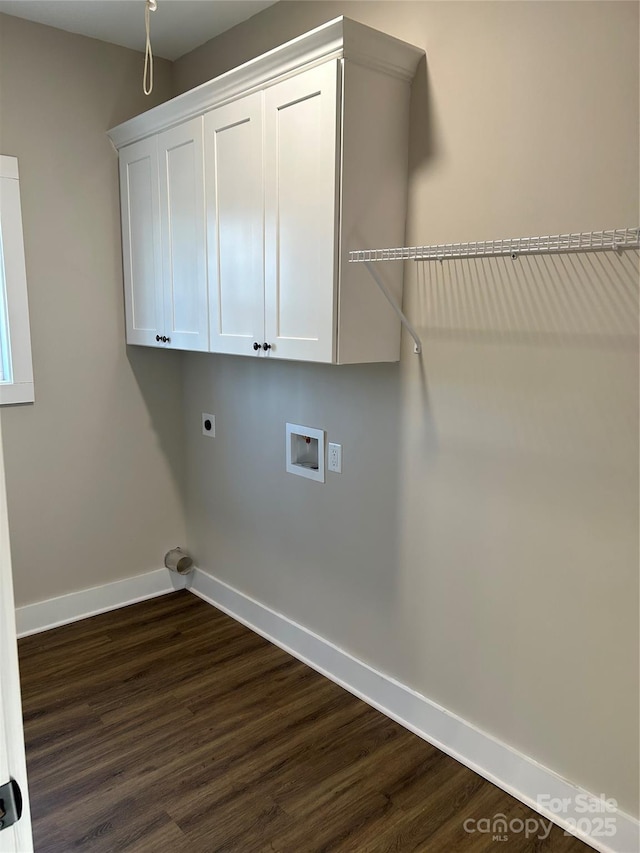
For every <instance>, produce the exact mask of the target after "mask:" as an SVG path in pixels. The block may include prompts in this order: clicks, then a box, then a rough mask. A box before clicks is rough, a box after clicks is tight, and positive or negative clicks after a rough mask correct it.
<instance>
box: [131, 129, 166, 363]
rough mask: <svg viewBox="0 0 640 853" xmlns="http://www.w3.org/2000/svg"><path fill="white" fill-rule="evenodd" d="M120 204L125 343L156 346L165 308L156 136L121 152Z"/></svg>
mask: <svg viewBox="0 0 640 853" xmlns="http://www.w3.org/2000/svg"><path fill="white" fill-rule="evenodd" d="M120 200H121V207H122V211H121V213H122V257H123V271H124V297H125V322H126V330H127V343H129V344H146V345H147V346H158V343H157V341H156V336H157V335H162V334H163V328H164V317H163V311H164V308H163V300H162V260H161V253H160V199H159V192H158V148H157V139H156V137H152V138H150V139H143V140H141V141H140V142H135V143H134V144H133V145H128V146H127V147H126V148H123V149H122V150H121V151H120ZM160 346H162V344H160Z"/></svg>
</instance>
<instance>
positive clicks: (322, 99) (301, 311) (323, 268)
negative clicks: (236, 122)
mask: <svg viewBox="0 0 640 853" xmlns="http://www.w3.org/2000/svg"><path fill="white" fill-rule="evenodd" d="M264 99H265V110H264V116H265V132H264V140H265V142H264V171H265V194H264V197H265V342H266V343H267V346H268V347H271V353H272V355H274V356H277V357H279V358H292V359H300V360H303V361H325V362H331V361H334V360H335V351H336V325H335V312H336V299H335V296H336V291H337V277H336V268H335V259H336V237H337V232H336V223H337V218H336V214H337V210H338V206H337V201H338V199H337V192H336V190H337V177H338V151H339V148H338V144H337V143H338V136H337V131H338V118H337V113H338V106H339V97H338V61H337V60H332V61H330V62H327V63H325V64H324V65H319V66H317V67H316V68H312V69H310V70H309V71H305V72H304V73H302V74H298V75H296V76H295V77H290V78H289V79H288V80H284V81H283V82H282V83H278V84H276V85H275V86H271V87H270V88H268V89H267V90H266V91H265V94H264Z"/></svg>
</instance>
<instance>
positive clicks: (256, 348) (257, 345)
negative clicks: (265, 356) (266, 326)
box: [253, 341, 260, 352]
mask: <svg viewBox="0 0 640 853" xmlns="http://www.w3.org/2000/svg"><path fill="white" fill-rule="evenodd" d="M253 349H254V350H255V351H256V352H258V350H259V349H260V344H259V343H258V341H255V342H254V344H253Z"/></svg>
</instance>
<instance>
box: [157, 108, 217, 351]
mask: <svg viewBox="0 0 640 853" xmlns="http://www.w3.org/2000/svg"><path fill="white" fill-rule="evenodd" d="M158 161H159V178H160V224H161V234H162V289H163V297H164V299H163V303H164V329H163V335H164V336H166V337H167V338H168V342H167V345H168V346H171V347H173V348H175V349H184V350H204V351H206V350H208V349H209V317H208V315H207V304H208V295H207V257H206V236H205V235H206V232H205V206H204V171H203V169H204V158H203V147H202V119H201V118H196V119H192V120H191V121H188V122H185V123H184V124H180V125H178V126H177V127H174V128H172V129H171V130H167V131H165V132H164V133H161V134H160V135H159V136H158Z"/></svg>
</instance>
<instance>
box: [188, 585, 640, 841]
mask: <svg viewBox="0 0 640 853" xmlns="http://www.w3.org/2000/svg"><path fill="white" fill-rule="evenodd" d="M189 588H190V590H191V592H193V593H194V594H195V595H197V596H198V597H199V598H202V599H203V600H204V601H207V602H208V603H209V604H212V605H214V606H215V607H217V608H218V609H219V610H222V611H224V612H225V613H227V614H228V615H229V616H232V617H233V618H234V619H236V620H237V621H238V622H241V623H242V624H243V625H246V626H247V627H248V628H251V630H253V631H255V632H256V633H258V634H260V635H261V636H263V637H266V639H267V640H269V641H270V642H272V643H275V645H277V646H279V647H280V648H282V649H284V650H285V651H287V652H289V653H290V654H292V655H293V656H294V657H296V658H298V660H301V661H303V662H304V663H306V664H308V665H309V666H311V667H312V668H313V669H315V670H317V671H318V672H320V673H322V674H323V675H325V676H326V677H327V678H330V679H331V680H332V681H334V682H336V684H339V685H341V686H342V687H344V688H346V689H347V690H348V691H349V692H350V693H353V694H354V695H355V696H358V697H359V698H360V699H362V700H364V701H365V702H367V703H368V704H369V705H371V706H373V707H374V708H377V710H379V711H381V712H382V713H383V714H385V715H386V716H387V717H390V718H391V719H392V720H395V721H396V722H398V723H400V724H401V725H402V726H404V727H405V728H407V729H409V730H410V731H412V732H414V733H415V734H417V735H419V736H420V737H421V738H423V739H424V740H426V741H428V742H429V743H431V744H433V745H434V746H436V747H437V748H438V749H441V750H442V751H443V752H446V753H447V755H450V756H452V757H453V758H455V759H456V760H457V761H459V762H460V763H461V764H464V765H466V766H467V767H470V768H471V769H472V770H473V771H475V772H476V773H479V774H480V775H481V776H483V777H484V778H485V779H488V780H489V781H490V782H492V783H493V784H494V785H497V786H498V787H499V788H502V789H503V790H504V791H506V792H507V793H509V794H511V795H512V796H514V797H516V798H517V799H518V800H520V801H521V802H523V803H525V804H526V805H527V806H529V807H531V808H532V809H534V810H535V811H537V812H539V813H540V814H541V815H543V817H544V818H546V819H547V820H552V821H553V822H554V823H556V824H557V825H558V826H560V827H562V828H563V829H565V830H566V829H570V825H571V824H570V822H571V821H572V820H575V821H577V820H578V819H580V818H584V817H585V814H584V813H582V812H578V811H577V810H576V809H575V803H576V797H577V796H578V795H579V796H580V798H581V799H582V801H583V802H584V801H585V800H586V799H588V802H589V803H592V804H594V806H595V805H596V804H599V803H601V800H600V797H598V796H595V795H593V794H590V793H588V792H587V791H585V790H584V789H582V788H580V787H578V786H577V785H575V784H573V783H572V782H570V781H568V780H566V779H563V778H562V777H560V776H558V774H557V773H554V772H553V771H552V770H550V769H549V768H547V767H543V766H542V765H540V764H538V763H537V762H535V761H534V760H533V759H531V758H529V757H528V756H526V755H523V754H522V753H520V752H518V751H517V750H515V749H513V748H512V747H510V746H508V745H507V744H505V743H502V742H501V741H499V740H497V739H496V738H494V737H491V736H490V735H488V734H486V733H485V732H483V731H481V730H480V729H478V728H476V727H475V726H474V725H472V724H471V723H469V722H467V721H466V720H464V719H462V718H461V717H458V716H457V715H456V714H453V713H451V712H450V711H448V710H447V709H446V708H443V707H441V706H440V705H437V704H436V703H435V702H432V701H431V700H430V699H427V698H426V697H425V696H421V695H420V694H419V693H416V692H415V691H414V690H411V689H410V688H409V687H407V686H406V685H404V684H401V683H400V682H398V681H396V680H395V679H393V678H390V677H389V676H387V675H384V674H383V673H381V672H378V671H376V670H375V669H373V668H372V667H370V666H368V665H367V664H365V663H363V662H362V661H361V660H358V659H357V658H355V657H353V656H352V655H350V654H349V653H348V652H345V651H344V650H343V649H340V648H338V647H337V646H335V645H333V643H330V642H329V641H328V640H325V639H324V638H323V637H320V636H318V635H317V634H314V633H313V632H312V631H309V630H308V629H307V628H304V627H303V626H302V625H298V624H297V623H295V622H293V621H292V620H291V619H289V618H288V617H286V616H284V615H283V614H281V613H276V612H275V611H274V610H271V609H270V608H269V607H267V606H265V605H264V604H261V603H260V602H258V601H255V600H254V599H252V598H250V597H249V596H247V595H245V594H244V593H242V592H240V591H238V590H236V589H234V588H233V587H231V586H229V585H228V584H226V583H224V582H223V581H220V580H218V579H217V578H214V577H212V576H211V575H209V574H207V573H206V572H204V571H202V570H201V569H196V570H195V571H194V573H193V576H192V579H191V582H190V585H189ZM540 796H542V797H544V796H548V797H549V798H559V799H563V798H568V799H569V801H570V803H571V804H573V806H572V807H571V810H567V812H566V813H564V814H562V815H560V814H555V813H553V812H551V811H549V810H548V809H546V808H544V807H542V806H540V805H539V804H538V802H537V798H538V797H540ZM578 802H580V800H578ZM586 816H587V817H589V813H587V814H586ZM591 816H593V815H591ZM613 816H614V817H615V819H616V835H615V836H614V837H613V838H595V837H591V836H588V835H586V834H583V833H573V834H576V835H577V837H578V838H580V839H581V840H582V841H584V842H586V843H587V844H589V845H590V846H591V847H593V848H594V849H596V850H599V851H602V853H637V851H638V849H639V848H638V839H639V835H640V822H639V821H638V820H636V819H635V818H633V817H630V816H629V815H626V814H624V813H622V812H619V811H618V812H616V813H615V814H614V815H613ZM486 817H489V818H490V817H492V816H490V815H487V816H486Z"/></svg>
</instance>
